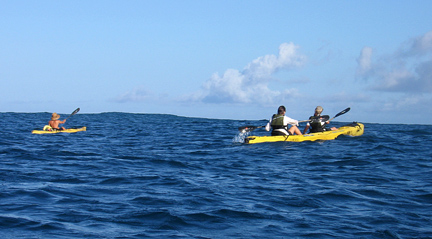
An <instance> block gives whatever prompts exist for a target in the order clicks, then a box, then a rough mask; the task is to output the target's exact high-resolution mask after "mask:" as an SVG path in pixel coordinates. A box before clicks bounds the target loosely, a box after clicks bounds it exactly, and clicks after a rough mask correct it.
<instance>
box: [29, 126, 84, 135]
mask: <svg viewBox="0 0 432 239" xmlns="http://www.w3.org/2000/svg"><path fill="white" fill-rule="evenodd" d="M86 130H87V127H81V128H78V129H65V130H52V131H50V130H33V131H32V134H57V133H76V132H80V131H86Z"/></svg>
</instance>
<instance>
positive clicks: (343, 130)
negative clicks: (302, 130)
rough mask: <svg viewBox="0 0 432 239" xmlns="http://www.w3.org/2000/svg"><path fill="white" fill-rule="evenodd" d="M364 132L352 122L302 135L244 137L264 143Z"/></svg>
mask: <svg viewBox="0 0 432 239" xmlns="http://www.w3.org/2000/svg"><path fill="white" fill-rule="evenodd" d="M363 132H364V125H363V124H361V123H357V122H353V123H352V124H349V125H345V126H342V127H340V128H339V129H337V130H332V131H325V132H319V133H312V134H304V135H286V136H249V137H247V138H245V143H246V144H256V143H266V142H283V141H287V142H303V141H316V140H333V139H336V138H337V137H338V136H339V135H350V136H360V135H362V134H363Z"/></svg>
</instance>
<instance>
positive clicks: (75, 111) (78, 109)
mask: <svg viewBox="0 0 432 239" xmlns="http://www.w3.org/2000/svg"><path fill="white" fill-rule="evenodd" d="M78 111H80V108H77V109H76V110H74V112H72V114H71V116H72V115H74V114H76V113H78Z"/></svg>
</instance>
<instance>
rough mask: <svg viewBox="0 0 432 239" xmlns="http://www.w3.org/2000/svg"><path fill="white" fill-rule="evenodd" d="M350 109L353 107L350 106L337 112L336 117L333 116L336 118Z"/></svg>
mask: <svg viewBox="0 0 432 239" xmlns="http://www.w3.org/2000/svg"><path fill="white" fill-rule="evenodd" d="M350 109H351V108H350V107H348V108H346V109H344V110H342V111H341V112H339V113H337V114H336V115H335V117H333V118H336V117H338V116H340V115H343V114H345V113H346V112H348V111H350Z"/></svg>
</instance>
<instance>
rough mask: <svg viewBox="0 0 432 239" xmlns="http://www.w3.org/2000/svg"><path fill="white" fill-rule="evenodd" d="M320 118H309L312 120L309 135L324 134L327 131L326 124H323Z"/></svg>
mask: <svg viewBox="0 0 432 239" xmlns="http://www.w3.org/2000/svg"><path fill="white" fill-rule="evenodd" d="M319 117H320V116H311V117H309V120H310V123H309V125H310V128H311V129H310V131H309V133H317V132H324V131H325V126H324V125H325V124H322V122H321V120H320V119H319Z"/></svg>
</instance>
